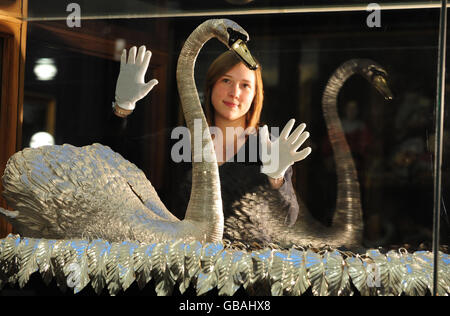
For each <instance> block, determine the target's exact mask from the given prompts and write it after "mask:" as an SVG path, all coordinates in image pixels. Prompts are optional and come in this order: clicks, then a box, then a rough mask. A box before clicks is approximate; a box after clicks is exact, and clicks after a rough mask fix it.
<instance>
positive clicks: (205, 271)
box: [197, 243, 223, 295]
mask: <svg viewBox="0 0 450 316" xmlns="http://www.w3.org/2000/svg"><path fill="white" fill-rule="evenodd" d="M221 251H223V245H222V244H221V243H220V244H219V243H207V244H206V245H204V247H203V251H202V255H201V257H200V263H201V270H200V272H199V274H198V276H197V295H203V294H205V293H207V292H209V291H210V290H212V289H213V288H215V287H216V286H217V274H216V271H215V269H214V267H215V262H216V260H217V258H218V256H219V255H220V252H221Z"/></svg>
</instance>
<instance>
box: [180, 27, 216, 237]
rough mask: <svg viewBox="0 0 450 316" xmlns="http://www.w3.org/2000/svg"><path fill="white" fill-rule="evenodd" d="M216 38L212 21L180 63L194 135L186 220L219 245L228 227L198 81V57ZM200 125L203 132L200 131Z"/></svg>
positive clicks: (187, 45)
mask: <svg viewBox="0 0 450 316" xmlns="http://www.w3.org/2000/svg"><path fill="white" fill-rule="evenodd" d="M213 34H214V25H213V22H211V20H210V21H207V22H205V23H203V24H201V25H200V26H199V27H197V28H196V29H195V30H194V32H192V34H191V35H190V36H189V37H188V39H187V40H186V42H185V44H184V46H183V49H182V50H181V53H180V57H179V59H178V66H177V83H178V91H179V93H180V98H181V102H182V107H183V111H184V117H185V119H186V124H187V127H188V128H189V130H190V133H191V149H192V160H193V162H192V189H191V197H190V200H189V204H188V208H187V210H186V215H185V220H188V221H195V222H198V223H203V224H204V225H207V227H208V229H207V234H206V236H205V238H204V239H205V240H206V241H212V242H216V241H220V240H221V239H222V235H223V226H224V219H223V211H222V197H221V190H220V177H219V170H218V166H217V159H216V155H215V151H214V146H213V142H212V139H211V134H210V132H209V129H208V124H207V122H206V119H205V115H204V114H203V110H202V107H201V104H200V99H199V97H198V93H197V88H196V86H195V80H194V66H195V61H196V59H197V56H198V53H199V51H200V49H201V48H202V46H203V45H204V44H205V43H206V42H207V41H208V40H209V39H211V38H212V37H213V36H214V35H213ZM200 124H201V130H200V129H199V128H198V126H199V125H200ZM194 126H195V127H196V128H195V129H194ZM199 144H201V148H200V146H199ZM199 229H200V227H199Z"/></svg>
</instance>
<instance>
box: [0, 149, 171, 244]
mask: <svg viewBox="0 0 450 316" xmlns="http://www.w3.org/2000/svg"><path fill="white" fill-rule="evenodd" d="M3 184H4V188H5V191H4V193H3V195H4V196H5V198H6V199H7V200H8V202H9V203H10V205H11V207H12V208H13V209H14V210H17V211H15V212H8V211H2V212H3V213H4V214H5V215H7V216H8V217H9V218H10V221H11V222H12V223H13V225H14V227H15V228H16V229H17V231H18V232H20V233H21V234H23V235H25V236H30V237H44V238H55V239H58V238H80V237H82V236H83V237H84V236H85V237H90V238H95V237H96V236H95V234H96V229H99V232H98V233H99V234H100V232H102V231H103V232H104V231H105V230H107V227H106V226H105V225H107V224H110V223H113V222H114V221H129V222H141V223H145V222H149V221H173V222H176V221H178V219H177V218H176V217H175V216H173V215H172V214H171V213H170V212H169V211H168V210H167V209H166V208H165V206H164V205H163V203H162V202H161V201H160V199H159V197H158V195H157V193H156V191H155V189H154V188H153V186H152V185H151V183H150V182H149V181H148V180H147V178H146V177H145V175H144V173H143V172H142V171H141V170H140V169H138V168H137V167H136V166H135V165H134V164H132V163H130V162H129V161H127V160H125V159H124V158H123V157H122V156H121V155H119V154H118V153H116V152H114V151H112V150H111V149H110V148H109V147H107V146H103V145H100V144H93V145H91V146H85V147H81V148H79V147H74V146H71V145H67V144H66V145H62V146H46V147H40V148H38V149H25V150H23V151H21V152H18V153H16V154H14V155H13V156H12V157H11V158H10V159H9V161H8V164H7V168H6V170H5V173H4V175H3ZM36 210H39V211H36ZM116 227H117V224H116V225H115V226H113V227H111V229H113V228H116ZM100 228H102V229H100ZM117 233H120V232H117ZM122 233H123V234H125V236H122V237H124V239H125V240H126V239H130V236H127V232H125V231H123V232H122ZM114 234H115V233H114V232H111V233H109V234H107V235H109V237H111V239H113V240H115V239H118V237H119V236H117V238H114V236H113V235H114ZM103 237H107V236H104V235H103Z"/></svg>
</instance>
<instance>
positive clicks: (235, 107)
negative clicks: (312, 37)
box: [113, 46, 311, 242]
mask: <svg viewBox="0 0 450 316" xmlns="http://www.w3.org/2000/svg"><path fill="white" fill-rule="evenodd" d="M136 52H137V49H136V47H133V48H131V49H130V53H129V56H128V60H127V58H126V51H124V52H123V54H122V58H121V70H120V74H119V78H118V81H117V87H116V102H115V103H114V104H113V109H114V113H115V114H116V116H118V117H122V118H125V117H126V116H128V115H129V114H131V113H132V111H133V110H134V108H135V103H136V102H137V101H138V100H140V99H141V98H143V97H144V96H145V95H146V94H147V93H148V92H149V91H150V90H151V89H152V88H153V86H154V85H155V84H156V83H157V81H156V80H151V81H150V82H149V83H145V82H144V75H145V71H146V69H147V67H148V65H149V61H150V57H151V53H150V52H149V51H146V49H145V47H144V46H141V47H140V48H139V51H138V52H137V55H136ZM262 106H263V82H262V76H261V68H260V67H259V68H258V69H257V70H255V71H254V70H250V69H248V68H247V67H246V66H245V65H244V64H243V63H242V62H241V61H240V60H239V59H238V58H237V57H236V56H235V55H234V53H233V52H231V51H227V52H225V53H223V54H222V55H220V56H219V57H218V58H217V59H216V60H215V61H214V62H213V63H212V64H211V66H210V67H209V69H208V72H207V75H206V89H205V102H204V112H205V114H206V117H207V120H208V124H209V126H211V127H213V128H212V132H211V133H212V135H213V142H214V146H215V151H216V156H217V161H218V164H219V173H220V178H221V190H222V200H223V206H224V207H223V210H224V218H225V231H224V238H228V239H231V240H241V241H246V242H250V241H266V242H270V240H271V231H270V227H271V223H272V222H273V221H280V220H282V221H284V223H285V224H286V225H287V226H291V225H293V224H294V223H295V221H296V218H297V215H298V203H297V198H296V195H295V191H294V189H293V186H292V181H291V176H292V168H291V165H292V164H293V163H294V162H296V161H299V160H302V159H304V158H305V157H306V156H308V155H309V153H310V152H311V149H310V148H309V147H308V148H305V149H303V150H301V151H300V152H297V149H298V148H299V147H300V146H301V145H302V144H303V142H304V141H305V140H306V139H307V138H308V137H309V133H308V132H303V130H304V128H305V124H301V125H300V126H299V127H297V128H296V130H295V131H294V132H292V133H291V134H290V131H291V129H292V127H293V125H294V120H290V121H289V122H288V124H287V125H286V127H285V128H284V129H283V131H282V132H281V134H280V137H278V138H277V139H275V140H274V141H271V140H270V137H269V133H268V128H267V126H264V127H263V128H261V129H260V131H259V133H258V127H259V119H260V115H261V110H262ZM265 152H266V153H267V155H261V154H260V153H265ZM262 157H264V158H265V159H261V158H262ZM190 181H191V174H190V172H189V171H188V172H187V174H186V176H185V179H184V181H181V188H180V189H178V190H176V192H177V193H179V195H178V197H177V198H176V199H172V200H176V201H177V202H179V203H178V204H179V207H180V208H181V209H183V210H185V209H186V206H187V202H188V200H189V193H190V192H189V191H190V188H191V182H190ZM172 209H173V207H172Z"/></svg>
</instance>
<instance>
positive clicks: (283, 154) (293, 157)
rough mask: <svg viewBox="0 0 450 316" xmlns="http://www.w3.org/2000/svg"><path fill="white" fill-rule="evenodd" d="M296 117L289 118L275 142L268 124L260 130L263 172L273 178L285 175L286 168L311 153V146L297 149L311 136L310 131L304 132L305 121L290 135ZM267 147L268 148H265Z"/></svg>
mask: <svg viewBox="0 0 450 316" xmlns="http://www.w3.org/2000/svg"><path fill="white" fill-rule="evenodd" d="M294 123H295V119H291V120H289V122H288V123H287V124H286V126H285V127H284V128H283V131H282V132H281V134H280V137H278V138H277V139H276V140H274V141H273V142H272V141H271V140H270V137H269V131H268V128H267V125H264V126H263V127H262V128H261V130H260V137H261V145H262V157H261V158H262V163H263V165H262V167H261V172H262V173H265V174H266V175H268V176H269V177H271V178H273V179H279V178H282V177H284V173H285V172H286V170H287V169H288V168H289V166H291V165H292V164H294V162H297V161H300V160H303V159H305V158H306V157H307V156H308V155H309V154H310V153H311V147H307V148H305V149H302V150H301V151H299V152H297V149H298V148H300V146H301V145H302V144H303V143H304V142H305V140H306V139H307V138H308V137H309V133H308V132H303V130H304V129H305V127H306V124H305V123H302V124H300V125H299V126H298V127H297V128H296V129H295V130H294V132H293V133H292V134H291V135H289V133H290V132H291V129H292V127H293V126H294ZM264 147H266V148H264Z"/></svg>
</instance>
